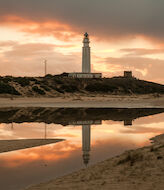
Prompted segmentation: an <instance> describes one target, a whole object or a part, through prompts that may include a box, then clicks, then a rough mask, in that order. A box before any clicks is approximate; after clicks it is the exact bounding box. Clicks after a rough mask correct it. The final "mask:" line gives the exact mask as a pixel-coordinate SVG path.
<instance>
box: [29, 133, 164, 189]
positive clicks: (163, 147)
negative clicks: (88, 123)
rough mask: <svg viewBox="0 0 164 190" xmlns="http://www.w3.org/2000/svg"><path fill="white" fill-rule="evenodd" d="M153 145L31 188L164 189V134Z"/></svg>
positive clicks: (156, 138)
mask: <svg viewBox="0 0 164 190" xmlns="http://www.w3.org/2000/svg"><path fill="white" fill-rule="evenodd" d="M152 141H153V142H154V143H153V144H152V145H151V146H148V147H144V148H140V149H137V150H130V151H126V152H125V153H124V154H122V155H120V156H117V157H114V158H111V159H109V160H106V161H103V162H101V163H98V164H96V165H94V166H91V167H89V168H87V169H83V170H80V171H78V172H75V173H73V174H70V175H67V176H64V177H61V178H58V179H54V180H51V181H49V182H46V183H42V184H39V185H36V186H33V187H30V188H28V189H27V190H54V189H58V190H65V189H67V190H77V189H79V190H96V189H99V190H109V189H110V190H127V189H132V190H138V189H141V190H154V189H155V190H162V189H164V180H163V179H164V135H160V136H157V137H155V138H153V139H152Z"/></svg>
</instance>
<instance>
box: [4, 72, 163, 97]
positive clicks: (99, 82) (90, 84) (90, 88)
mask: <svg viewBox="0 0 164 190" xmlns="http://www.w3.org/2000/svg"><path fill="white" fill-rule="evenodd" d="M25 87H26V88H25ZM24 89H26V90H25V92H24V94H26V93H27V94H31V96H33V95H36V93H37V94H38V95H54V94H57V93H62V94H63V93H85V92H86V93H88V92H89V93H103V94H118V95H119V94H149V93H158V94H162V93H164V85H161V84H157V83H153V82H147V81H143V80H138V79H136V78H126V77H113V78H102V79H77V78H69V77H64V76H60V75H57V76H56V75H55V76H53V75H46V77H11V76H6V77H0V93H1V94H3V93H4V94H6V93H8V94H14V95H20V94H21V92H23V91H24Z"/></svg>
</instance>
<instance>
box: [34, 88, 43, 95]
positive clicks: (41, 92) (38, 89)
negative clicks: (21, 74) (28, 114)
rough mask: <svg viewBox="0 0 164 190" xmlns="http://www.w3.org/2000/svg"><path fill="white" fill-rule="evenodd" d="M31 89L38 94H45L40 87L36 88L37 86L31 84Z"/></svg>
mask: <svg viewBox="0 0 164 190" xmlns="http://www.w3.org/2000/svg"><path fill="white" fill-rule="evenodd" d="M32 90H33V91H34V92H36V93H38V94H40V95H45V94H46V93H45V92H44V91H43V90H42V89H40V88H38V87H37V86H33V87H32Z"/></svg>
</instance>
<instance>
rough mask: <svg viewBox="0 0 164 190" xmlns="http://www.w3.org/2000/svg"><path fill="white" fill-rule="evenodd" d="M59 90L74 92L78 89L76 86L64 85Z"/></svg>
mask: <svg viewBox="0 0 164 190" xmlns="http://www.w3.org/2000/svg"><path fill="white" fill-rule="evenodd" d="M60 89H61V90H64V91H65V92H72V93H73V92H76V91H78V88H77V86H76V85H73V84H72V85H66V84H63V85H62V86H61V87H60Z"/></svg>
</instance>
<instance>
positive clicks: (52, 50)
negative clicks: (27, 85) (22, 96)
mask: <svg viewBox="0 0 164 190" xmlns="http://www.w3.org/2000/svg"><path fill="white" fill-rule="evenodd" d="M0 44H1V42H0ZM59 47H60V48H62V47H65V45H62V46H60V45H59V46H57V45H53V44H42V43H28V44H19V43H15V45H13V46H12V48H11V49H10V50H6V51H4V52H2V53H1V55H0V59H1V61H0V75H15V76H42V75H44V64H43V61H44V59H47V60H48V73H50V74H58V73H62V72H64V71H67V72H73V71H80V68H81V62H80V61H79V60H81V57H80V56H81V55H79V54H78V53H72V54H71V55H64V54H62V53H60V52H58V51H57V50H56V48H59ZM66 47H67V45H66Z"/></svg>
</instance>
